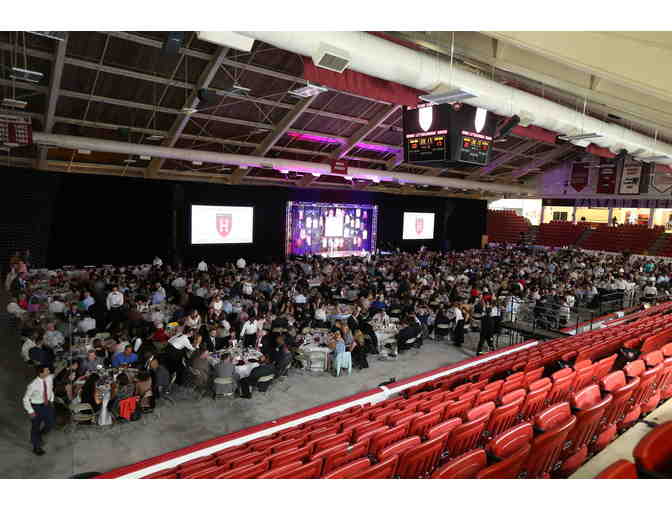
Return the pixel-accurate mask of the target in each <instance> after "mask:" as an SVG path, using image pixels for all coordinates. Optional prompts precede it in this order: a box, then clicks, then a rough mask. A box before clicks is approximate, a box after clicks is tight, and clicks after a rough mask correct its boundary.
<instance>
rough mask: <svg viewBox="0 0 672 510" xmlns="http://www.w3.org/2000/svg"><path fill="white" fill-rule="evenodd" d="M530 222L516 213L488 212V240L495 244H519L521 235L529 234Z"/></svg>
mask: <svg viewBox="0 0 672 510" xmlns="http://www.w3.org/2000/svg"><path fill="white" fill-rule="evenodd" d="M529 230H530V222H529V221H528V220H527V219H526V218H523V217H522V216H519V215H518V214H517V213H516V212H515V211H488V216H487V228H486V231H487V233H488V240H489V241H490V242H494V243H518V242H520V233H521V232H523V233H525V234H527V233H528V232H529Z"/></svg>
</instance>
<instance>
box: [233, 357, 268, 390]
mask: <svg viewBox="0 0 672 510" xmlns="http://www.w3.org/2000/svg"><path fill="white" fill-rule="evenodd" d="M259 362H260V365H259V366H258V367H256V368H255V369H254V370H252V372H250V375H248V376H247V377H245V378H243V379H241V380H240V381H238V387H239V388H240V396H241V398H252V393H250V386H256V387H257V388H258V389H259V390H260V391H266V388H267V387H268V385H269V384H270V382H266V383H259V382H258V381H259V379H260V378H261V377H264V376H267V375H275V367H274V366H273V365H272V364H271V363H270V360H269V359H268V358H267V357H266V356H262V357H261V359H260V360H259Z"/></svg>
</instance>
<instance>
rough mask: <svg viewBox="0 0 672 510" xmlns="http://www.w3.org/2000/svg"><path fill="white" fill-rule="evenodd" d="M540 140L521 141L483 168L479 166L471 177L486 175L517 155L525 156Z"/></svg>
mask: <svg viewBox="0 0 672 510" xmlns="http://www.w3.org/2000/svg"><path fill="white" fill-rule="evenodd" d="M540 143H541V142H538V141H536V140H528V141H527V142H523V143H521V144H518V145H516V146H515V147H514V148H513V151H512V152H507V153H506V154H504V155H503V156H500V157H498V158H496V159H495V160H494V161H491V162H490V164H489V165H486V166H484V167H483V168H480V169H478V170H476V171H475V172H474V173H473V174H472V176H473V177H479V176H481V175H486V174H489V173H490V172H492V171H493V170H495V169H497V168H499V167H500V166H502V165H504V164H506V163H508V162H509V161H511V160H512V159H516V158H517V157H520V156H525V154H524V153H525V152H527V151H528V150H530V149H533V148H534V147H537V146H538V145H540Z"/></svg>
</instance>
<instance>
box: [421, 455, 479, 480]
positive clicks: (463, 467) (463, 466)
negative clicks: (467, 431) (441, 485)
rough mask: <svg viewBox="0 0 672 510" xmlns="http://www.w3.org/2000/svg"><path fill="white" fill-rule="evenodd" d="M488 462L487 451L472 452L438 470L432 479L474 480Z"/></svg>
mask: <svg viewBox="0 0 672 510" xmlns="http://www.w3.org/2000/svg"><path fill="white" fill-rule="evenodd" d="M487 462H488V458H487V456H486V454H485V450H483V449H482V448H480V449H478V450H471V451H470V452H467V453H465V454H463V455H461V456H459V457H457V458H455V459H453V460H451V461H450V462H447V463H446V464H444V465H443V466H441V467H439V468H438V469H436V470H435V471H434V472H433V473H432V478H474V477H475V476H476V474H477V473H478V472H479V471H481V470H482V469H483V468H484V467H485V466H486V465H487Z"/></svg>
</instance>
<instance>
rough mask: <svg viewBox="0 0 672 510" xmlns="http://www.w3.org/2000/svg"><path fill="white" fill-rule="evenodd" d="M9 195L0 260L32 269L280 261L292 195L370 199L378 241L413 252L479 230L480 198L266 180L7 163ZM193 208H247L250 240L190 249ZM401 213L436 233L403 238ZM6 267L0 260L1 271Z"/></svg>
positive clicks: (0, 223)
mask: <svg viewBox="0 0 672 510" xmlns="http://www.w3.org/2000/svg"><path fill="white" fill-rule="evenodd" d="M6 171H7V172H12V178H11V179H8V180H7V181H6V182H8V183H9V185H8V187H7V191H8V193H7V196H8V200H7V201H5V202H4V203H3V204H2V207H3V214H2V217H1V219H0V229H1V230H0V232H2V233H4V234H5V235H4V236H3V240H2V241H1V242H0V243H2V244H0V256H1V257H3V262H4V261H5V260H6V259H7V258H8V257H9V252H10V251H11V250H15V249H24V248H26V247H28V248H31V249H34V258H35V259H36V264H35V265H38V266H43V267H44V266H46V267H60V266H62V265H67V264H74V265H100V264H135V263H149V262H151V260H152V259H153V258H154V256H155V255H159V256H160V257H161V258H162V259H163V260H164V261H166V262H174V261H183V262H185V263H189V264H192V263H196V262H198V260H200V259H202V258H204V259H206V260H210V261H213V262H214V261H223V260H235V259H237V258H238V257H240V256H243V257H245V259H247V260H248V261H268V260H271V259H280V258H282V257H283V255H284V239H285V207H286V203H287V201H289V200H294V201H312V202H318V201H319V202H334V203H338V202H341V203H367V204H377V205H378V207H379V215H378V246H379V247H381V248H383V247H395V248H396V247H398V248H400V249H402V250H412V249H416V248H418V247H419V246H421V245H423V244H424V245H425V246H427V247H428V248H431V249H444V248H450V249H457V250H463V249H467V248H477V247H479V246H480V240H481V235H482V234H484V233H485V222H486V212H487V211H486V208H487V203H486V201H482V200H466V199H449V198H435V197H426V198H425V197H413V196H397V195H388V194H383V193H370V192H365V191H350V190H312V189H294V188H283V187H272V186H223V185H218V184H207V183H197V182H193V183H192V182H180V183H176V182H174V181H160V180H143V179H138V178H131V177H128V178H123V177H111V176H98V175H80V174H65V173H62V174H55V173H47V172H40V171H35V170H26V169H10V168H7V169H6ZM191 204H212V205H215V204H221V205H251V206H254V242H253V243H252V244H249V245H219V246H190V245H189V225H188V221H189V206H190V205H191ZM404 211H414V212H434V213H435V214H436V225H435V237H434V239H433V240H428V241H403V240H402V239H401V230H402V229H401V226H402V216H403V212H404ZM4 267H6V265H5V264H3V268H4Z"/></svg>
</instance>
